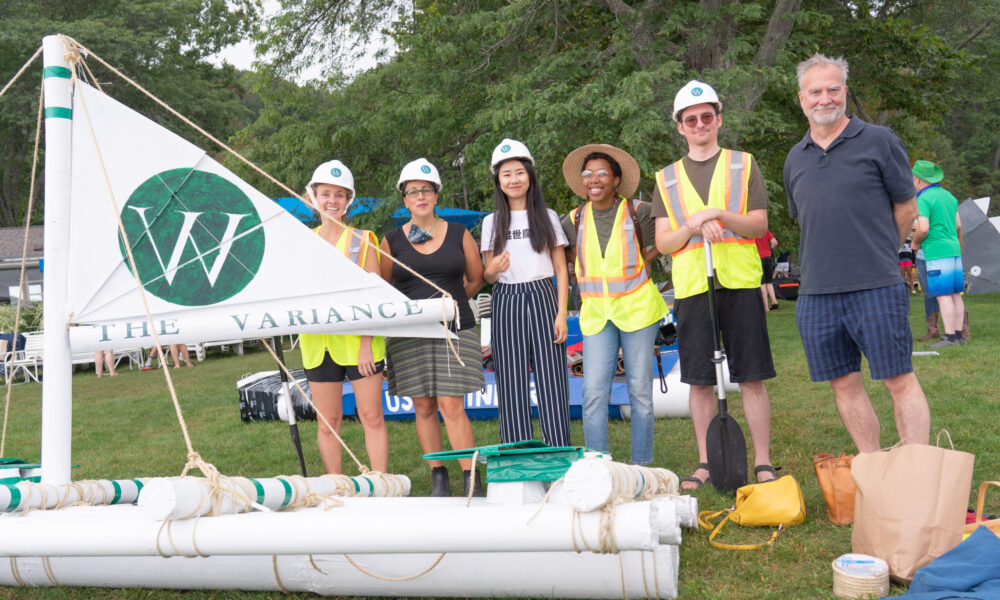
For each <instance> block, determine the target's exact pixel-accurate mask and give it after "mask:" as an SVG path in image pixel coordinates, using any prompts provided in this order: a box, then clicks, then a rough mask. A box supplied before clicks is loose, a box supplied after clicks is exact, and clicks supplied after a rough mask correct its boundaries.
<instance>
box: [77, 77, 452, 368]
mask: <svg viewBox="0 0 1000 600" xmlns="http://www.w3.org/2000/svg"><path fill="white" fill-rule="evenodd" d="M72 136H73V137H72V140H73V142H72V191H71V202H70V222H71V223H72V224H73V226H72V229H71V235H70V244H69V281H68V299H67V305H66V309H67V314H66V320H67V322H68V323H70V324H71V325H77V327H72V328H71V329H70V343H71V346H72V348H73V351H74V352H83V351H91V350H96V349H99V348H122V347H130V346H150V345H152V343H153V338H152V332H151V331H150V325H149V323H148V322H147V319H146V313H145V309H144V307H143V303H142V298H141V295H140V290H139V286H138V284H137V283H136V281H135V278H134V277H133V275H132V272H131V269H130V268H129V262H128V259H127V256H126V252H125V244H124V243H123V242H122V237H121V236H120V234H119V226H118V218H119V215H120V217H121V220H122V222H123V224H124V226H125V231H126V234H127V236H128V243H129V245H130V246H131V249H132V253H133V255H134V257H135V260H136V264H137V267H138V271H139V273H140V276H141V278H142V280H143V282H144V286H145V288H146V300H147V302H148V303H149V307H150V312H151V313H152V314H153V327H155V328H156V332H157V334H158V335H159V337H160V341H161V342H162V343H195V342H199V341H207V340H215V339H239V338H256V337H271V336H275V335H282V334H288V333H310V332H311V333H351V334H369V335H395V336H401V335H403V336H422V337H442V336H443V335H444V330H443V328H442V327H441V325H439V324H438V323H439V322H440V321H442V319H443V318H448V319H450V318H451V317H452V316H453V314H454V312H453V305H452V304H451V303H445V302H443V301H442V300H426V301H411V300H408V299H407V298H406V297H405V296H404V295H403V294H402V293H400V292H399V291H398V290H396V289H394V288H393V287H392V286H390V285H388V284H386V283H385V282H384V281H382V279H381V278H379V277H378V276H376V275H373V274H371V273H367V272H365V271H364V270H362V269H361V268H359V267H358V266H357V265H356V264H354V263H353V262H351V261H350V260H349V259H347V258H346V257H345V256H343V255H342V254H341V253H340V252H338V251H336V250H335V249H334V248H333V247H332V246H331V245H330V244H328V243H326V242H325V241H323V240H322V239H320V237H319V236H317V235H315V234H314V233H312V232H311V231H309V229H308V228H306V227H305V226H303V225H302V224H301V223H300V222H299V221H298V220H296V219H295V218H294V217H292V216H291V215H290V214H288V213H287V212H286V211H284V210H283V209H282V208H281V207H280V206H278V205H277V204H276V203H274V202H272V201H271V200H269V199H268V198H267V197H266V196H264V195H263V194H261V193H260V192H259V191H257V190H256V189H254V188H253V187H251V186H250V185H249V184H247V183H246V182H244V181H243V180H241V179H240V178H239V177H237V176H236V175H235V174H233V173H232V172H231V171H229V170H228V169H226V168H225V167H223V166H222V165H221V164H219V163H218V162H216V161H215V160H213V159H212V158H211V157H209V156H208V155H207V154H206V153H205V151H204V150H202V149H201V148H198V147H197V146H195V145H193V144H191V143H189V142H187V141H186V140H184V139H182V138H181V137H179V136H177V135H175V134H173V133H172V132H170V131H168V130H166V129H164V128H163V127H161V126H160V125H158V124H156V123H154V122H153V121H151V120H150V119H147V118H146V117H144V116H142V115H140V114H139V113H137V112H135V111H133V110H132V109H130V108H128V107H126V106H124V105H122V104H120V103H119V102H117V101H115V100H114V99H112V98H110V97H109V96H107V95H105V94H103V93H102V92H100V91H98V90H96V89H94V88H92V87H90V86H89V85H87V84H85V83H82V82H80V83H78V84H77V85H76V89H75V91H74V95H73V133H72ZM105 172H106V173H107V179H105ZM109 185H110V192H109ZM112 200H114V201H112ZM116 203H117V210H116ZM369 251H374V250H369Z"/></svg>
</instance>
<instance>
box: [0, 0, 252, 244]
mask: <svg viewBox="0 0 1000 600" xmlns="http://www.w3.org/2000/svg"><path fill="white" fill-rule="evenodd" d="M255 7H256V0H132V1H128V2H126V1H124V0H100V1H93V2H75V1H73V0H46V1H44V2H38V1H28V0H9V1H7V2H5V3H3V4H2V5H0V73H2V74H3V76H2V77H3V81H4V83H6V81H7V79H8V78H9V77H10V76H13V75H14V73H15V72H16V71H17V70H18V68H20V66H21V65H22V64H23V63H24V61H26V60H27V59H28V58H29V57H30V56H31V55H32V53H33V52H34V51H35V49H37V48H38V47H39V45H40V44H41V40H42V37H43V36H44V35H48V34H53V33H63V34H66V35H69V36H71V37H73V38H74V39H76V40H77V41H79V42H80V43H81V44H83V45H84V46H86V47H88V48H89V49H90V50H91V51H93V52H94V53H95V54H97V55H98V56H100V57H101V58H103V59H104V60H105V61H107V62H108V63H109V64H111V65H114V66H115V67H116V68H118V69H119V70H121V71H122V72H124V73H125V74H126V75H129V76H130V77H132V78H133V79H135V80H136V81H137V82H139V83H140V84H141V85H143V86H144V87H146V88H147V89H148V90H150V91H151V92H152V93H153V94H155V95H157V96H158V97H160V98H161V99H163V100H164V101H165V102H167V103H168V104H170V105H172V106H173V107H174V108H176V109H178V110H179V111H180V112H181V113H182V114H185V115H186V116H187V117H188V118H190V119H191V120H192V121H194V122H195V123H198V124H200V125H201V126H203V127H205V128H206V129H208V130H209V131H212V132H215V133H216V134H218V135H222V136H228V135H229V134H230V133H231V132H232V131H234V130H235V129H237V128H239V127H240V126H241V125H242V124H244V123H243V122H244V121H247V120H248V117H249V116H250V113H249V111H248V110H247V109H246V108H245V107H244V106H243V105H242V104H241V103H240V92H239V87H238V74H237V73H236V71H235V70H234V69H233V68H232V67H226V68H217V67H214V66H212V65H210V64H208V63H207V62H206V61H205V60H204V59H205V57H207V56H209V55H211V54H213V53H215V52H217V51H218V50H219V49H220V48H222V47H224V46H226V45H229V44H232V43H235V42H236V41H238V40H239V39H241V38H242V37H243V36H244V35H245V34H246V32H247V31H248V30H249V28H250V26H251V24H252V20H253V16H254V15H255V14H256V8H255ZM88 64H89V65H90V67H91V69H92V70H93V71H94V73H95V76H96V77H97V78H98V80H99V82H100V83H101V84H102V86H103V89H104V90H105V91H106V92H107V93H109V94H110V95H112V96H114V97H115V98H116V99H118V100H120V101H122V102H124V103H126V104H128V105H130V106H132V107H135V108H136V109H137V110H139V111H140V112H143V113H144V114H146V115H147V116H150V117H151V118H153V119H155V120H157V121H159V122H161V123H162V124H164V125H166V126H168V127H170V128H171V129H174V130H176V131H184V130H185V129H186V127H185V126H183V125H182V124H179V122H178V121H177V120H176V118H174V117H172V116H169V115H168V114H167V113H166V112H164V111H163V110H162V109H160V108H157V107H155V105H154V104H153V103H152V102H151V101H150V100H148V99H147V98H146V97H145V96H143V95H142V94H141V93H139V92H138V91H137V90H135V89H133V88H131V86H129V85H127V84H126V83H125V82H124V81H122V80H121V79H119V78H117V77H115V76H114V75H112V74H110V73H108V72H107V70H106V69H103V68H101V67H100V65H97V64H96V61H92V60H91V61H89V62H88ZM40 71H41V62H40V60H39V62H38V63H36V65H35V66H34V69H33V70H32V71H31V72H29V73H27V74H26V75H24V76H22V79H21V80H20V81H19V82H18V84H17V85H16V86H15V87H14V88H12V89H11V90H10V91H8V92H7V94H6V95H5V96H4V97H3V98H2V99H0V132H2V133H0V160H2V161H3V165H2V169H0V173H2V177H3V181H2V185H0V225H3V226H9V225H16V224H19V223H18V221H19V220H20V219H21V217H22V215H23V212H21V211H23V209H24V201H25V200H26V198H27V179H28V177H27V176H28V173H29V169H30V164H31V163H30V152H31V147H32V144H33V140H34V134H35V115H36V110H37V102H38V87H37V83H38V82H39V81H40V79H41V78H40V76H39V73H40ZM184 133H185V135H190V131H184ZM39 185H40V182H39ZM39 208H40V207H39ZM36 215H37V216H36V219H37V220H38V221H40V219H41V210H38V211H37V213H36Z"/></svg>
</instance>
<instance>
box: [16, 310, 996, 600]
mask: <svg viewBox="0 0 1000 600" xmlns="http://www.w3.org/2000/svg"><path fill="white" fill-rule="evenodd" d="M966 303H967V307H968V309H969V312H970V314H971V323H972V340H971V342H970V343H969V344H967V345H965V346H961V347H951V348H944V349H943V350H942V351H941V355H940V356H916V357H914V359H913V360H914V365H915V368H916V372H917V375H918V377H919V379H920V382H921V384H922V385H923V388H924V391H925V393H926V394H927V397H928V399H929V402H930V406H931V428H932V437H933V432H937V431H938V430H939V429H942V428H944V429H947V430H949V431H950V432H951V436H952V438H953V439H954V442H955V447H956V448H957V449H960V450H965V451H968V452H972V453H974V454H975V455H976V466H975V473H974V476H973V495H974V494H975V489H976V487H977V486H978V485H979V483H980V482H982V481H983V480H986V479H1000V449H998V439H1000V436H998V434H997V430H998V427H997V423H998V422H1000V419H998V413H1000V376H998V375H1000V340H998V335H997V333H998V332H1000V310H998V308H1000V294H990V295H980V296H966ZM922 311H923V305H922V302H921V301H920V299H919V297H914V301H913V302H912V306H911V326H912V328H913V331H914V332H915V334H916V335H922V334H923V332H924V320H923V312H922ZM768 324H769V328H770V334H771V348H772V352H773V354H774V359H775V363H776V367H777V372H778V377H777V378H776V379H774V380H773V381H770V382H768V388H769V391H770V395H771V404H772V430H773V441H772V445H771V448H772V450H771V456H772V459H773V462H774V464H775V465H776V466H777V465H780V466H782V467H783V469H782V471H781V474H793V475H795V477H796V478H797V479H798V481H799V483H800V485H801V486H802V491H803V494H804V496H805V502H806V511H807V514H808V518H807V520H806V522H805V523H804V524H802V525H799V526H796V527H793V528H790V529H789V530H787V531H785V532H783V533H782V534H781V536H780V537H779V539H778V541H777V543H776V544H775V545H774V547H773V548H771V549H767V550H761V551H731V550H720V549H716V548H714V547H712V546H710V545H709V544H708V541H707V538H708V534H707V533H706V532H695V531H689V530H686V531H685V538H684V543H683V545H682V546H681V569H680V593H681V597H685V598H719V599H723V598H726V599H728V598H781V599H787V598H833V597H834V596H833V594H832V572H831V568H830V563H831V561H832V560H833V559H835V558H836V557H837V556H839V555H841V554H844V553H846V552H850V550H851V542H850V536H851V529H850V527H837V526H834V525H831V524H830V523H829V521H828V519H827V516H826V508H825V504H824V503H823V498H822V495H821V494H820V491H819V487H818V486H817V484H816V479H815V476H814V475H813V470H812V460H811V457H812V455H813V454H815V453H817V452H832V453H834V454H838V453H840V452H841V451H845V452H848V453H851V452H854V451H855V449H854V447H853V444H852V443H851V440H850V437H849V436H848V435H847V432H846V430H845V429H844V427H843V425H842V424H841V422H840V418H839V417H838V415H837V412H836V409H835V407H834V403H833V397H832V393H831V392H830V390H829V386H828V385H826V384H813V383H811V382H810V381H809V377H808V373H807V370H806V365H805V358H804V356H803V353H802V347H801V343H800V342H799V338H798V333H797V330H796V327H795V315H794V304H793V303H790V302H782V303H781V308H780V309H779V310H778V311H776V312H772V313H771V314H770V315H769V316H768ZM918 346H919V344H918ZM918 349H923V348H918ZM287 354H288V356H287V358H288V362H289V365H290V366H291V367H293V368H294V367H297V366H298V364H297V363H298V360H299V357H298V353H297V352H289V353H287ZM273 368H274V366H273V364H272V363H271V357H270V356H269V355H268V354H267V353H266V352H264V351H259V352H250V353H248V354H246V355H245V356H243V357H235V356H229V355H222V356H220V355H212V356H210V357H209V359H208V360H206V361H205V362H202V363H198V364H197V366H196V367H195V368H192V369H188V368H181V369H177V370H174V371H173V372H172V374H173V375H174V382H175V385H176V387H177V391H178V395H179V398H180V402H181V405H182V408H183V410H184V415H185V418H186V419H187V424H188V429H189V431H190V434H191V437H192V441H193V444H194V447H195V449H196V450H197V451H199V452H200V453H201V455H202V456H203V457H204V458H205V460H207V461H209V462H212V463H214V464H215V465H216V466H217V467H218V468H219V470H220V471H221V472H223V473H225V474H228V475H243V476H248V477H268V476H274V475H280V474H294V473H297V471H298V461H297V458H296V455H295V452H294V450H293V448H292V446H291V443H290V442H289V437H288V427H287V425H286V424H284V423H280V422H256V423H242V422H241V421H240V419H239V406H238V401H237V393H236V389H235V382H236V381H237V379H239V378H240V377H242V376H243V375H244V374H246V373H253V372H256V371H260V370H265V369H273ZM864 368H865V370H867V366H865V367H864ZM865 385H866V388H867V389H868V392H869V394H870V396H871V398H872V401H873V403H874V405H875V409H876V411H877V413H878V415H879V418H880V419H881V422H882V438H881V440H882V445H883V446H890V445H892V444H893V443H895V442H896V440H897V438H896V434H895V427H894V426H893V422H892V409H891V401H890V399H889V396H888V394H887V393H886V391H885V388H884V387H883V386H882V384H881V383H878V382H872V381H871V380H870V379H867V372H866V380H865ZM73 392H74V404H73V421H74V427H73V461H74V463H75V464H78V465H79V468H77V469H74V472H73V478H74V479H97V478H102V479H115V478H130V477H136V476H159V475H178V474H180V471H181V469H182V468H183V466H184V463H185V461H186V449H185V446H184V441H183V438H182V435H181V432H180V428H179V427H178V425H177V419H176V416H175V413H174V409H173V406H172V404H171V402H170V398H169V394H168V392H167V391H166V386H165V383H164V376H163V373H162V372H160V371H147V372H141V371H129V370H128V369H127V368H126V369H125V370H124V371H123V374H122V376H120V377H115V378H102V379H98V378H97V377H95V376H94V374H93V372H92V371H88V372H86V373H84V372H79V373H77V374H76V375H75V376H74V377H73ZM40 399H41V386H39V385H38V384H29V385H20V386H16V387H15V388H14V390H13V396H12V401H11V414H10V422H9V424H8V430H7V440H6V454H7V456H13V457H18V458H23V459H26V460H33V461H37V460H38V459H39V432H40V415H39V407H40ZM730 408H731V410H732V412H733V413H734V414H735V415H736V417H737V418H738V419H739V421H740V422H741V423H745V420H744V418H743V413H742V410H741V405H740V401H739V396H738V395H735V396H734V398H733V399H732V401H731V402H730ZM299 427H300V430H301V434H302V439H303V441H304V442H305V451H306V459H307V466H308V469H309V470H310V474H319V473H321V464H320V460H319V456H318V454H317V453H316V451H315V442H314V440H315V428H316V423H315V422H304V423H300V425H299ZM474 427H475V432H476V441H477V443H479V444H483V445H485V444H493V443H497V442H498V441H499V436H498V431H497V427H496V422H495V421H479V422H474ZM344 435H345V439H346V440H347V441H348V443H349V444H350V446H351V448H352V449H353V450H354V451H355V452H356V453H357V454H358V455H359V457H361V459H362V460H365V458H364V443H363V439H362V436H361V427H360V425H359V424H358V423H357V422H347V423H346V424H345V426H344ZM389 435H390V440H391V444H392V449H391V455H390V470H391V471H392V472H396V473H404V474H407V475H408V476H409V477H410V478H411V479H412V482H413V490H412V492H411V493H412V495H417V496H419V495H425V494H427V493H429V490H430V474H429V470H428V469H427V467H426V466H425V464H424V463H423V461H422V460H421V459H420V454H421V453H420V449H419V446H418V444H417V441H416V435H415V433H414V429H413V423H412V422H409V423H401V422H390V423H389ZM536 435H538V434H537V427H536ZM748 437H749V436H748ZM572 439H573V441H574V442H575V443H578V444H582V443H583V432H582V428H581V426H580V423H579V421H575V422H573V424H572ZM656 439H657V443H656V455H655V464H656V465H657V466H662V467H666V468H669V469H671V470H673V471H675V472H676V473H678V474H679V475H680V476H682V477H683V476H686V475H687V474H688V473H689V472H690V471H691V469H692V468H693V466H694V464H695V463H696V462H697V452H696V450H695V446H694V435H693V433H692V431H691V424H690V421H689V420H686V419H683V420H681V419H661V420H659V421H658V422H657V424H656ZM611 444H612V452H613V453H614V454H615V455H616V456H618V457H620V459H622V460H627V458H628V451H629V449H628V444H629V426H628V423H627V422H612V423H611ZM751 461H752V456H751ZM344 466H345V470H346V471H347V472H348V473H354V470H353V464H352V463H351V462H350V459H349V458H347V457H346V456H345V463H344ZM456 471H457V468H453V469H452V485H453V490H455V491H456V492H457V491H458V490H460V483H459V482H460V477H456ZM697 496H698V499H699V503H700V508H701V509H703V510H708V509H714V510H718V509H722V508H726V507H728V506H730V505H731V504H732V499H731V498H727V497H724V496H722V495H719V494H717V493H716V492H715V491H714V490H713V489H711V488H710V486H706V488H705V489H703V490H700V491H698V492H697ZM998 496H1000V495H998V494H994V495H993V496H991V497H990V498H989V499H988V500H989V501H988V503H987V512H988V513H991V514H998V513H1000V498H998ZM974 501H975V498H974V497H973V498H970V504H971V503H972V502H974ZM724 534H725V535H728V537H727V539H735V538H739V539H740V540H741V541H751V540H756V539H758V538H759V539H760V540H763V539H764V537H765V532H764V531H763V530H761V531H753V530H746V529H742V530H741V529H740V528H738V527H727V528H726V531H725V533H724ZM902 592H903V588H901V587H894V588H893V593H896V594H898V593H902ZM96 596H100V597H104V598H129V599H135V598H155V599H161V598H163V599H165V598H190V599H192V600H193V599H207V598H213V599H237V598H238V599H251V598H278V597H281V596H283V595H280V594H252V593H242V592H160V591H148V590H96V589H70V588H57V589H45V588H36V589H30V590H25V589H14V588H0V598H46V599H48V598H90V597H96Z"/></svg>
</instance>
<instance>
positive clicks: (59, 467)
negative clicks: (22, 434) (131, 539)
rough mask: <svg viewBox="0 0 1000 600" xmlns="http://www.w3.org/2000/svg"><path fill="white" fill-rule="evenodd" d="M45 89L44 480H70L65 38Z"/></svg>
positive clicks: (46, 73) (55, 43) (47, 70)
mask: <svg viewBox="0 0 1000 600" xmlns="http://www.w3.org/2000/svg"><path fill="white" fill-rule="evenodd" d="M42 48H43V53H42V58H43V65H44V70H43V85H44V90H45V269H44V271H45V272H44V280H43V281H44V283H43V300H44V307H45V308H44V310H45V313H44V321H43V326H44V330H45V349H44V353H43V356H42V359H43V364H44V369H45V383H44V384H43V386H42V448H41V463H42V482H43V483H51V484H63V483H69V482H70V462H71V459H70V456H71V445H72V438H73V400H72V398H73V383H72V373H73V367H72V355H71V353H70V346H69V331H68V330H67V329H66V322H67V317H66V314H65V308H64V307H65V306H66V283H67V275H68V267H67V264H68V261H67V255H68V251H69V234H70V222H69V216H70V211H69V197H70V175H71V173H70V144H71V141H72V125H73V108H72V106H73V103H72V95H71V93H70V77H71V75H72V71H70V65H69V63H68V62H67V61H66V59H65V58H64V53H65V52H66V48H65V46H64V45H63V43H62V40H61V39H60V38H59V36H56V35H50V36H46V37H45V38H44V39H43V40H42Z"/></svg>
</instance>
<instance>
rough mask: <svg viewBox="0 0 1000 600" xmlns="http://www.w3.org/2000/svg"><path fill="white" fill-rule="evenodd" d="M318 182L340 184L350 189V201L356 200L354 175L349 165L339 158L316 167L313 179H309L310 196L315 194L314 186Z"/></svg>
mask: <svg viewBox="0 0 1000 600" xmlns="http://www.w3.org/2000/svg"><path fill="white" fill-rule="evenodd" d="M317 183H329V184H330V185H339V186H340V187H342V188H346V189H348V190H350V192H351V197H350V201H351V202H354V175H353V174H352V173H351V170H350V169H348V168H347V165H345V164H344V163H342V162H340V161H339V160H331V161H328V162H325V163H323V164H321V165H320V166H318V167H316V170H315V171H313V176H312V179H310V180H309V186H308V192H309V195H310V196H312V195H313V186H314V185H316V184H317ZM348 206H350V204H348Z"/></svg>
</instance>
